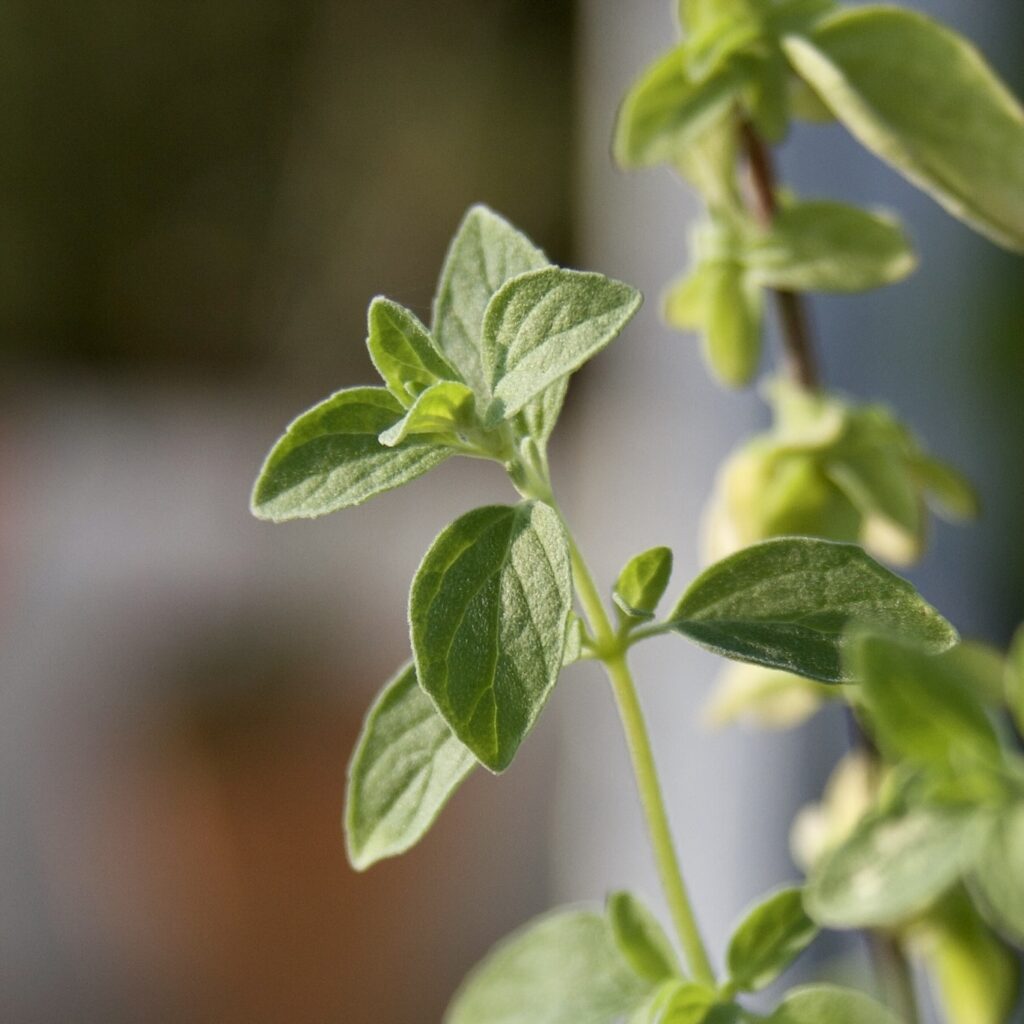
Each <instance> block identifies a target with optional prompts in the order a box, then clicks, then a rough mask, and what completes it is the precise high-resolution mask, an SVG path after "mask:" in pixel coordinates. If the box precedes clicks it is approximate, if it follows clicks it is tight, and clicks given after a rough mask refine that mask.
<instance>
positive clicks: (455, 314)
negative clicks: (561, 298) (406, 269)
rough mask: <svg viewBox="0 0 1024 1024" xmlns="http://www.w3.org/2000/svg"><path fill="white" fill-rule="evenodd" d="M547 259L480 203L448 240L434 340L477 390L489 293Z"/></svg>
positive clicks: (481, 383)
mask: <svg viewBox="0 0 1024 1024" xmlns="http://www.w3.org/2000/svg"><path fill="white" fill-rule="evenodd" d="M549 263H550V261H549V260H548V258H547V257H546V256H545V255H544V253H543V252H541V250H540V249H538V248H537V247H536V246H535V245H534V244H533V243H532V242H531V241H530V240H529V239H528V238H527V237H526V236H525V235H523V234H522V233H521V232H519V231H517V230H516V229H515V228H514V227H512V225H511V224H509V223H508V221H506V220H505V219H504V218H502V217H499V216H498V214H496V213H495V212H494V211H493V210H490V209H488V208H487V207H486V206H483V205H477V206H473V207H472V208H471V209H470V210H469V212H468V213H467V214H466V216H465V217H464V218H463V220H462V224H461V225H460V226H459V229H458V231H457V232H456V234H455V237H454V239H452V243H451V246H450V247H449V249H448V255H447V257H446V259H445V264H444V269H443V270H442V271H441V280H440V282H439V284H438V290H437V298H436V299H435V300H434V318H433V322H434V332H433V333H434V339H435V341H436V342H437V344H438V345H439V346H440V348H441V351H442V352H443V353H444V354H445V355H446V356H447V357H448V359H449V360H450V361H451V363H452V364H453V365H454V366H456V367H457V368H458V369H459V370H460V371H461V372H462V376H463V379H464V380H466V381H467V382H468V383H470V384H472V385H474V387H475V388H476V389H477V390H478V391H480V392H481V393H484V392H485V380H484V374H483V368H482V366H481V361H480V338H481V334H482V331H483V322H484V311H485V310H486V309H487V304H488V303H489V302H490V301H491V296H492V295H494V293H495V292H496V291H497V290H498V289H499V288H500V287H501V286H502V285H503V284H504V283H505V282H506V281H508V280H510V279H511V278H513V277H517V276H518V275H519V274H524V273H526V272H527V271H529V270H539V269H540V268H541V267H546V266H548V265H549Z"/></svg>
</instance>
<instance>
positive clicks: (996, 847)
mask: <svg viewBox="0 0 1024 1024" xmlns="http://www.w3.org/2000/svg"><path fill="white" fill-rule="evenodd" d="M972 884H973V888H974V891H975V892H976V893H977V894H978V895H979V896H980V899H981V906H982V909H983V910H984V911H985V914H986V916H987V917H988V918H989V920H990V921H991V922H992V924H993V925H995V927H996V928H998V930H999V931H1000V932H1002V933H1003V935H1005V936H1006V938H1008V939H1009V940H1010V941H1011V942H1013V943H1015V944H1016V945H1017V946H1020V947H1021V948H1024V801H1018V802H1017V803H1016V804H1013V805H1011V806H1010V807H1008V808H1005V809H1003V810H1002V811H1001V812H1000V814H999V817H998V819H997V820H996V822H995V823H994V826H993V828H992V831H991V833H990V835H989V836H988V838H987V840H986V841H985V843H984V844H983V845H982V847H981V849H980V851H979V853H978V857H977V859H976V861H975V869H974V871H973V873H972Z"/></svg>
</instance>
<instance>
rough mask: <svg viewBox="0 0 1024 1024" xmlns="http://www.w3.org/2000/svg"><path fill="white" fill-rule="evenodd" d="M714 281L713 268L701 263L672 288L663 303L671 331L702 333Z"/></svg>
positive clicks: (665, 317)
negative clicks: (672, 328) (674, 329)
mask: <svg viewBox="0 0 1024 1024" xmlns="http://www.w3.org/2000/svg"><path fill="white" fill-rule="evenodd" d="M714 277H715V274H714V272H713V265H712V264H709V263H700V264H698V265H697V266H696V267H695V268H694V269H693V270H692V271H691V272H690V273H688V274H686V275H685V276H684V277H681V278H680V279H679V280H678V281H674V282H673V283H672V285H670V287H669V290H668V292H667V293H666V294H665V297H664V300H663V302H662V316H663V317H664V319H665V323H667V324H668V325H669V327H674V328H676V330H680V331H700V330H703V328H704V323H705V321H706V320H707V310H708V302H709V300H710V296H711V289H712V286H713V284H714Z"/></svg>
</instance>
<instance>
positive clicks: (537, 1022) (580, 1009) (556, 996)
mask: <svg viewBox="0 0 1024 1024" xmlns="http://www.w3.org/2000/svg"><path fill="white" fill-rule="evenodd" d="M651 987H652V986H651V982H649V981H646V980H645V979H643V978H640V977H638V976H637V975H636V974H634V973H633V971H632V970H631V969H630V968H629V965H628V964H627V963H626V962H625V960H624V959H623V957H622V954H621V953H620V952H619V950H618V949H617V947H616V945H615V941H614V939H613V938H612V934H611V928H610V927H609V924H608V922H607V920H606V919H605V918H604V917H603V916H602V915H600V914H597V913H593V912H590V911H585V910H561V911H558V912H557V913H553V914H549V915H547V916H545V917H542V918H539V919H537V920H535V921H533V922H531V923H530V924H528V925H526V926H525V927H524V928H522V929H521V930H519V931H518V932H515V933H513V934H512V935H511V936H509V937H508V938H507V939H505V940H504V941H503V942H501V943H500V944H499V945H498V946H497V947H496V948H495V949H494V950H493V951H492V952H491V953H490V954H489V955H488V956H487V957H486V959H485V960H484V961H483V963H481V964H479V965H478V966H477V967H476V968H474V969H473V971H472V973H470V975H469V977H468V978H467V979H466V980H465V982H463V984H462V987H461V988H460V989H459V991H458V992H457V993H456V995H455V998H454V999H453V1000H452V1003H451V1005H450V1006H449V1007H448V1012H447V1014H446V1015H445V1018H444V1020H445V1024H614V1022H616V1021H618V1020H619V1019H620V1018H621V1017H623V1016H625V1015H626V1014H629V1013H631V1012H632V1011H633V1010H634V1009H636V1008H637V1007H638V1006H639V1005H640V1004H641V1003H642V1002H643V1001H644V999H645V998H646V996H647V994H648V993H649V992H650V990H651Z"/></svg>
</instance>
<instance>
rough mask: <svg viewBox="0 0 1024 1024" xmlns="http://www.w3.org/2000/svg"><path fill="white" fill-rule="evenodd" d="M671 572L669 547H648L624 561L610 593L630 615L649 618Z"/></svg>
mask: <svg viewBox="0 0 1024 1024" xmlns="http://www.w3.org/2000/svg"><path fill="white" fill-rule="evenodd" d="M671 575H672V551H671V549H669V548H665V547H660V548H651V549H650V550H649V551H644V552H642V553H641V554H639V555H635V556H634V557H633V558H631V559H630V560H629V561H628V562H627V563H626V564H625V566H624V567H623V569H622V572H620V573H619V578H618V580H616V583H615V588H614V589H613V590H612V597H613V598H614V600H615V603H616V604H617V605H618V606H619V608H620V609H621V610H622V612H623V613H624V614H625V615H628V616H629V617H630V618H633V619H652V618H654V609H655V608H657V607H658V602H659V601H660V600H661V599H662V597H663V596H664V594H665V589H666V587H668V581H669V577H670V576H671Z"/></svg>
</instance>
